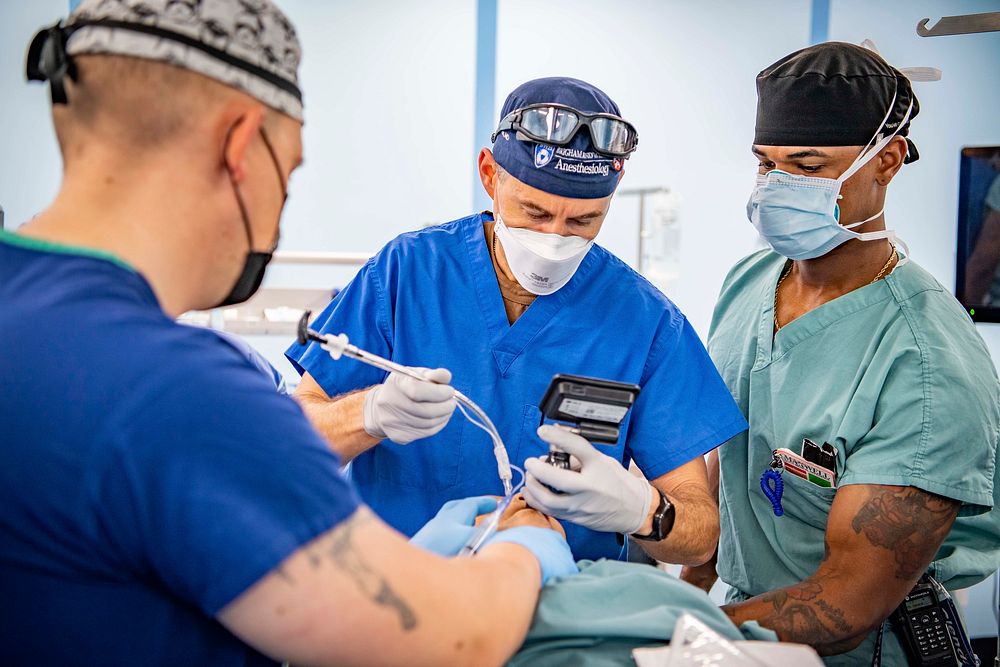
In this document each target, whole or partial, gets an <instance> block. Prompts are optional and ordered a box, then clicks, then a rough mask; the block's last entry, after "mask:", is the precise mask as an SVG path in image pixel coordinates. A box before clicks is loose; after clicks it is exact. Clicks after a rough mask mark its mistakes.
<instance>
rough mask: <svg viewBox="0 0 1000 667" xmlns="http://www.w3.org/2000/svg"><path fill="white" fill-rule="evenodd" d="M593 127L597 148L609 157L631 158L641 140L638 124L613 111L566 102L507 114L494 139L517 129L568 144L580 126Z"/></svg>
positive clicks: (540, 139) (550, 141) (533, 137)
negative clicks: (582, 108)
mask: <svg viewBox="0 0 1000 667" xmlns="http://www.w3.org/2000/svg"><path fill="white" fill-rule="evenodd" d="M582 127H586V128H587V129H588V130H589V131H590V140H591V142H592V143H593V144H594V150H595V151H596V152H598V153H600V154H602V155H607V156H608V157H619V158H627V157H628V156H629V154H630V153H631V152H632V151H634V150H635V147H636V146H637V145H638V144H639V133H638V132H636V131H635V126H634V125H632V123H630V122H628V121H627V120H625V119H624V118H622V117H620V116H615V115H614V114H610V113H584V112H583V111H578V110H576V109H574V108H573V107H568V106H566V105H564V104H532V105H529V106H526V107H523V108H521V109H515V110H514V111H511V112H510V113H509V114H507V115H506V116H505V117H504V119H503V120H501V121H500V125H499V126H498V127H497V131H496V132H494V133H493V136H492V138H491V141H494V142H495V141H496V139H497V135H498V134H499V133H500V132H503V131H504V130H514V131H515V132H518V133H519V134H521V135H524V136H525V137H527V138H528V139H531V140H532V141H537V142H540V143H546V144H553V145H556V146H565V145H566V144H568V143H569V142H571V141H572V140H573V137H575V136H576V133H577V132H578V131H579V130H580V128H582Z"/></svg>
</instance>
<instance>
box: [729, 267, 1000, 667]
mask: <svg viewBox="0 0 1000 667" xmlns="http://www.w3.org/2000/svg"><path fill="white" fill-rule="evenodd" d="M784 266H785V259H784V257H781V256H780V255H778V254H776V253H774V252H772V251H770V250H766V251H761V252H758V253H756V254H754V255H751V256H750V257H748V258H746V259H744V260H742V261H741V262H739V263H738V264H737V265H736V266H735V267H734V268H733V270H732V271H731V272H730V273H729V276H728V277H727V278H726V281H725V283H724V284H723V287H722V293H721V296H720V298H719V303H718V305H717V306H716V309H715V314H714V316H713V321H712V328H711V331H710V333H709V353H710V354H711V356H712V359H713V360H714V361H715V364H716V366H717V367H718V369H719V371H720V373H721V374H722V377H723V379H724V380H725V382H726V384H727V385H728V386H729V389H730V391H731V392H732V393H733V396H734V398H735V399H736V401H737V403H738V404H739V406H740V408H741V409H742V410H743V413H744V415H746V417H747V420H748V421H749V422H750V430H749V431H748V432H743V433H741V434H739V435H737V436H736V437H734V438H733V439H732V440H730V441H729V442H728V443H726V444H725V445H723V446H722V447H721V448H720V450H719V458H720V470H721V491H720V512H721V517H722V535H721V539H720V543H719V564H718V570H719V576H720V578H721V579H722V580H723V581H725V582H726V583H727V584H729V585H730V586H731V587H732V588H733V590H732V591H731V599H743V598H746V597H748V596H754V595H759V594H761V593H764V592H765V591H770V590H774V589H777V588H781V587H784V586H789V585H792V584H795V583H797V582H800V581H802V580H803V579H805V578H807V577H808V576H810V575H811V574H813V573H814V572H815V571H816V569H817V567H818V566H819V564H820V561H821V560H822V558H823V551H824V535H825V530H826V521H827V516H828V514H829V512H830V504H831V503H832V501H833V497H834V495H836V493H837V490H836V489H835V488H823V487H820V486H816V485H814V484H812V483H810V482H808V481H806V480H803V479H801V478H799V477H795V476H794V475H791V474H784V475H782V477H783V479H784V496H783V499H782V505H783V509H784V512H785V514H784V516H782V517H776V516H775V515H774V512H773V510H772V507H771V504H770V502H769V501H768V500H767V499H766V498H765V497H764V495H763V494H762V492H761V490H760V476H761V473H763V472H764V470H765V469H766V468H767V467H768V464H769V462H770V460H771V451H772V450H773V449H776V448H779V447H786V448H788V449H791V450H792V451H794V452H796V453H798V452H799V451H800V449H801V446H802V440H803V438H809V439H811V440H813V441H814V442H816V443H820V444H822V443H823V442H828V443H830V444H832V445H834V446H835V447H836V448H837V451H838V454H837V471H836V472H837V485H838V486H847V485H850V484H886V485H898V486H915V487H917V488H920V489H923V490H925V491H929V492H931V493H936V494H939V495H942V496H945V497H948V498H954V499H956V500H959V501H961V503H962V508H961V510H960V514H959V519H958V520H957V521H956V522H955V524H954V527H953V528H952V530H951V533H950V534H949V535H948V538H947V539H946V540H945V542H944V544H943V545H942V546H941V549H940V551H939V552H938V554H937V556H936V558H935V560H934V562H933V564H932V566H931V571H932V573H933V574H934V576H935V577H937V578H938V580H939V581H941V582H942V583H943V584H945V585H946V586H947V587H948V588H949V589H953V590H954V589H957V588H963V587H966V586H970V585H972V584H975V583H977V582H979V581H981V580H982V579H984V578H985V577H987V576H988V575H989V574H990V573H991V572H993V571H995V570H996V569H997V568H998V566H1000V513H998V512H997V511H996V510H994V509H993V508H994V506H995V505H996V500H997V491H998V489H1000V484H998V483H997V480H996V473H997V470H996V452H997V437H998V424H1000V414H998V410H1000V408H998V405H1000V385H998V382H997V376H996V370H995V368H994V365H993V361H992V359H991V358H990V355H989V352H988V351H987V349H986V346H985V344H984V343H983V340H982V339H981V338H980V336H979V334H978V332H977V331H976V329H975V326H974V325H973V323H972V321H971V320H970V319H969V316H968V315H967V314H966V313H965V311H964V310H963V309H962V307H961V306H960V305H959V303H958V302H957V301H956V300H955V299H954V297H952V296H951V294H949V293H948V292H947V291H946V290H945V289H944V288H943V287H942V286H941V285H940V284H939V283H938V282H937V281H936V280H935V279H934V278H933V277H932V276H931V275H930V274H928V273H927V272H926V271H925V270H923V269H922V268H920V267H919V266H917V265H916V264H915V263H913V262H908V263H906V264H904V265H902V266H899V267H897V268H896V269H895V270H894V271H893V272H892V273H890V274H889V275H888V276H886V277H885V279H884V280H880V281H878V282H876V283H874V284H871V285H867V286H865V287H862V288H860V289H857V290H854V291H853V292H850V293H848V294H845V295H844V296H841V297H839V298H837V299H834V300H833V301H830V302H828V303H826V304H824V305H823V306H820V307H819V308H817V309H815V310H813V311H810V312H808V313H806V314H805V315H803V316H801V317H799V318H798V319H796V320H793V321H792V322H790V323H788V324H787V325H786V326H784V327H782V329H781V330H780V331H779V332H778V333H777V335H773V327H774V290H775V285H776V284H777V281H778V278H779V275H780V273H781V271H782V270H783V268H784ZM863 566H864V565H863V564H862V563H859V564H858V567H863ZM888 635H889V633H887V636H888ZM873 641H874V633H873V636H870V637H869V638H868V639H867V640H866V641H865V642H864V643H863V644H862V645H861V646H860V647H859V648H858V649H856V650H855V651H852V652H851V653H849V654H845V655H844V656H839V657H836V658H834V659H829V660H828V661H827V662H828V663H829V664H871V655H872V648H873ZM887 643H888V646H887V649H888V651H889V652H888V654H887V655H886V662H885V664H903V663H902V662H894V661H893V657H894V656H893V653H895V652H896V651H898V648H899V647H898V644H897V643H896V642H895V641H894V638H892V637H890V639H889V641H888V642H887ZM900 659H901V658H900Z"/></svg>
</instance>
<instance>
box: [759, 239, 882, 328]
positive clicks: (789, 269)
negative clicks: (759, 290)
mask: <svg viewBox="0 0 1000 667" xmlns="http://www.w3.org/2000/svg"><path fill="white" fill-rule="evenodd" d="M897 257H898V255H897V254H896V246H895V244H893V246H892V252H891V253H889V259H888V260H886V262H885V264H884V265H883V266H882V270H881V271H879V272H878V274H876V276H875V277H874V278H873V279H872V281H871V282H870V283H868V284H869V285H871V284H872V283H876V282H878V281H879V280H881V279H882V278H884V277H885V274H886V271H888V270H889V267H890V266H892V263H893V262H894V261H895V260H896V258H897ZM792 266H794V262H789V263H788V266H787V267H786V268H785V270H784V272H783V273H782V274H781V277H780V278H779V279H778V284H777V285H775V286H774V333H778V331H779V330H780V329H781V323H780V322H778V290H779V289H780V288H781V283H783V282H785V278H787V277H788V274H790V273H791V272H792Z"/></svg>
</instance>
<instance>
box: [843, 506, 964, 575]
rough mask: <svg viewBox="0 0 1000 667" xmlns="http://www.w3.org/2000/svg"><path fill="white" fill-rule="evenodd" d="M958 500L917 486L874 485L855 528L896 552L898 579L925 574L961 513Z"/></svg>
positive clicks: (884, 547) (852, 524)
mask: <svg viewBox="0 0 1000 667" xmlns="http://www.w3.org/2000/svg"><path fill="white" fill-rule="evenodd" d="M958 507H959V504H958V502H956V501H954V500H951V499H948V498H942V497H941V496H938V495H935V494H933V493H927V492H925V491H920V490H919V489H915V488H913V487H904V488H899V487H892V486H882V487H871V490H870V491H869V496H868V500H867V502H865V504H864V505H863V506H862V507H861V509H860V510H858V513H857V514H856V515H855V516H854V519H853V520H852V521H851V528H852V529H853V530H854V532H855V533H856V534H858V535H864V536H865V539H867V540H868V541H869V542H870V543H871V544H873V545H874V546H877V547H882V548H883V549H889V550H891V551H892V552H893V554H894V556H895V560H896V578H897V579H904V580H912V579H916V578H917V577H919V576H920V575H921V574H923V572H924V570H925V569H926V567H927V565H928V563H929V561H930V559H932V558H933V557H934V554H935V552H937V549H938V547H939V546H940V545H941V542H942V541H943V540H944V538H945V537H946V536H947V534H948V531H949V530H951V524H952V522H953V521H954V519H955V517H956V516H957V514H958Z"/></svg>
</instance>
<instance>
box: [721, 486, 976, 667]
mask: <svg viewBox="0 0 1000 667" xmlns="http://www.w3.org/2000/svg"><path fill="white" fill-rule="evenodd" d="M865 494H866V496H864V497H862V500H863V502H861V504H860V509H858V510H857V513H856V514H855V515H854V518H853V519H852V520H851V522H850V525H851V529H852V530H853V532H854V534H855V535H857V536H863V537H864V538H865V539H866V540H867V541H868V543H869V544H871V545H872V546H875V547H880V548H883V549H888V550H890V551H891V552H892V554H893V561H894V562H893V561H890V565H889V567H892V565H893V564H894V565H895V577H896V580H897V581H899V582H900V583H899V584H895V586H896V587H897V588H898V587H901V586H902V587H905V586H909V585H912V582H913V581H915V580H916V579H917V577H919V576H920V574H921V573H923V571H924V570H925V569H926V567H927V565H928V564H929V563H930V561H931V559H932V558H933V557H934V554H935V553H936V552H937V549H938V548H939V547H940V545H941V543H942V541H943V540H944V538H945V537H946V536H947V534H948V531H949V530H951V526H952V523H953V521H954V520H955V517H956V516H957V515H958V508H959V505H960V503H959V502H958V501H955V500H951V499H948V498H943V497H940V496H937V495H934V494H932V493H927V492H925V491H921V490H920V489H916V488H913V487H893V486H874V485H873V486H871V487H867V488H865ZM845 528H846V523H845ZM831 551H832V548H831V544H830V541H829V540H826V541H825V544H824V556H823V563H824V564H826V563H828V561H830V559H831ZM820 568H821V569H820V570H819V571H817V573H816V574H813V575H812V576H811V577H809V578H808V579H806V580H805V581H802V582H800V583H798V584H794V585H792V586H788V587H786V588H781V589H778V590H775V591H770V592H767V593H764V594H763V595H758V596H756V597H753V598H751V599H749V600H746V601H745V602H740V603H737V604H733V605H731V606H728V607H723V610H724V611H725V612H726V613H727V614H728V615H729V617H730V618H732V619H733V620H734V621H737V620H738V619H743V620H746V619H748V618H753V619H755V620H757V621H758V622H759V623H760V624H761V626H763V627H765V628H770V629H772V630H774V631H775V632H776V633H778V637H779V638H780V639H781V640H782V641H793V642H800V643H803V644H809V645H810V646H812V647H813V648H815V649H816V651H817V652H818V653H820V654H821V655H835V654H838V653H843V652H845V651H850V650H852V649H853V648H855V647H856V646H858V645H859V644H860V642H861V641H863V640H864V637H865V635H867V634H868V632H869V628H870V626H869V625H866V624H867V623H868V621H862V620H854V615H852V614H849V613H847V611H845V609H843V608H840V607H838V606H836V605H835V604H834V603H835V602H837V601H839V600H842V599H843V595H839V596H838V595H836V594H835V593H836V586H838V585H843V578H842V577H841V578H840V579H836V578H834V577H833V576H832V575H831V574H824V570H823V569H822V568H823V565H821V566H820ZM838 582H839V584H838ZM903 582H905V583H903ZM886 583H887V585H889V586H890V587H891V586H892V585H893V584H892V582H891V581H890V582H886ZM837 604H840V603H839V602H837Z"/></svg>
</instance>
